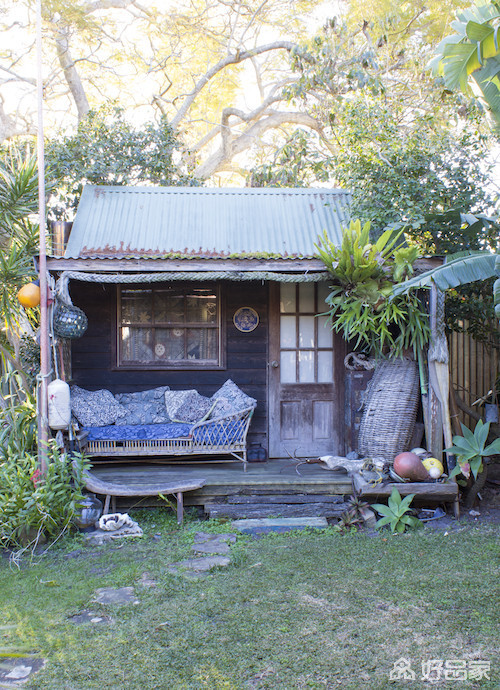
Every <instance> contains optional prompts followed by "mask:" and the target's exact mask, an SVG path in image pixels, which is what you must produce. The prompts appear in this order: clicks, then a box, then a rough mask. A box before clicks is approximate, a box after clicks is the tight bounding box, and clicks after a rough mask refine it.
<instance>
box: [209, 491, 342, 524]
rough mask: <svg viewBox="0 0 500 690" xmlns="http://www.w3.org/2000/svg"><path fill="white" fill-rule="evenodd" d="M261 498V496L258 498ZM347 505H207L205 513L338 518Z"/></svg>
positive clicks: (324, 503)
mask: <svg viewBox="0 0 500 690" xmlns="http://www.w3.org/2000/svg"><path fill="white" fill-rule="evenodd" d="M260 498H261V499H262V498H263V497H262V496H261V497H260ZM346 509H347V503H344V502H343V501H341V502H335V503H333V502H324V501H316V502H313V501H309V502H307V503H268V502H261V503H207V504H205V512H206V513H207V515H208V516H209V517H211V518H219V517H230V518H235V519H236V518H267V517H286V518H289V517H325V518H333V517H340V516H341V515H342V513H343V512H344V511H345V510H346Z"/></svg>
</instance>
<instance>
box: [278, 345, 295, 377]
mask: <svg viewBox="0 0 500 690" xmlns="http://www.w3.org/2000/svg"><path fill="white" fill-rule="evenodd" d="M296 357H297V354H296V353H295V352H282V353H281V362H280V377H281V383H295V382H296V380H297V364H296V362H297V359H296Z"/></svg>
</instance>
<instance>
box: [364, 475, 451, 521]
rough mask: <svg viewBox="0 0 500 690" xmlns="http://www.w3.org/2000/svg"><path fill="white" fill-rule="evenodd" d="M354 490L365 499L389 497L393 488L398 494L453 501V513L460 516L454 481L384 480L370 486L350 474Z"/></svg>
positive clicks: (445, 501) (446, 501) (447, 501)
mask: <svg viewBox="0 0 500 690" xmlns="http://www.w3.org/2000/svg"><path fill="white" fill-rule="evenodd" d="M352 485H353V488H354V492H355V493H356V494H357V495H358V496H361V497H362V498H367V499H382V498H389V496H390V495H391V493H392V490H393V489H397V490H398V491H399V494H400V496H408V494H415V497H420V498H427V499H430V500H432V501H441V502H443V503H453V513H454V515H455V517H456V518H459V517H460V507H459V503H458V484H457V483H456V482H454V481H447V482H384V483H381V484H376V485H375V486H372V485H371V484H370V483H369V482H367V481H366V479H364V478H363V477H362V476H361V475H360V474H357V473H356V474H353V475H352Z"/></svg>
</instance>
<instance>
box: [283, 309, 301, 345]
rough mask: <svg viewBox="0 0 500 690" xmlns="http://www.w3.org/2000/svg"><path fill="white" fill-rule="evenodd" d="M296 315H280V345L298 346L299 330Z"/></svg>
mask: <svg viewBox="0 0 500 690" xmlns="http://www.w3.org/2000/svg"><path fill="white" fill-rule="evenodd" d="M295 324H296V320H295V316H281V317H280V345H281V347H297V331H296V327H295Z"/></svg>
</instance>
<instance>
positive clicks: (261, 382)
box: [70, 281, 269, 449]
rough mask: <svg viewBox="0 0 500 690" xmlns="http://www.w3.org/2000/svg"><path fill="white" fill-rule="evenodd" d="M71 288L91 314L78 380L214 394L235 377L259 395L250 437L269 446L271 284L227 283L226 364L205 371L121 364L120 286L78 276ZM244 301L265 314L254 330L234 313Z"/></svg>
mask: <svg viewBox="0 0 500 690" xmlns="http://www.w3.org/2000/svg"><path fill="white" fill-rule="evenodd" d="M70 291H71V297H72V300H73V303H74V304H75V305H76V306H78V307H80V308H81V309H83V311H84V312H85V313H86V315H87V317H88V320H89V325H88V329H87V332H86V333H85V335H84V336H83V337H82V338H80V339H79V340H75V341H73V343H72V346H71V351H72V352H71V359H72V382H73V383H76V384H77V385H79V386H82V387H83V388H88V389H89V390H97V389H99V388H108V389H109V390H111V391H112V393H123V392H127V391H139V390H144V389H148V388H155V387H156V386H165V385H168V386H170V387H171V388H172V389H173V390H182V389H185V388H195V389H196V390H197V391H199V392H200V393H201V394H202V395H206V396H211V395H212V394H213V393H215V391H216V390H217V389H218V388H219V387H220V386H221V385H222V384H223V383H224V381H226V380H227V379H228V378H231V379H232V380H233V381H234V382H235V383H236V384H237V385H238V386H240V388H241V389H242V390H244V391H245V393H247V394H248V395H251V396H252V397H253V398H256V399H257V409H256V412H255V414H254V417H253V420H252V424H251V426H250V432H249V436H248V439H249V443H253V442H259V443H262V445H263V446H264V447H265V448H266V449H267V361H268V353H267V348H268V292H269V291H268V285H267V284H264V285H263V284H262V282H261V281H258V282H241V283H240V282H231V283H229V282H225V283H223V284H222V304H223V309H224V313H223V318H224V321H225V346H226V368H225V369H224V370H199V371H196V370H191V371H172V370H158V369H154V370H150V371H147V370H144V369H140V370H139V369H138V370H130V369H128V370H120V369H117V368H116V363H115V361H113V342H112V341H113V338H114V333H115V327H114V320H115V318H116V287H115V286H114V285H103V284H98V283H80V282H72V283H71V285H70ZM239 307H253V308H254V309H255V310H256V311H257V313H258V314H259V317H260V322H259V325H258V326H257V328H256V329H255V330H254V331H253V332H252V333H241V332H240V331H238V330H237V329H236V328H235V326H234V324H233V314H234V312H235V311H236V309H238V308H239ZM223 346H224V344H223Z"/></svg>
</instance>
